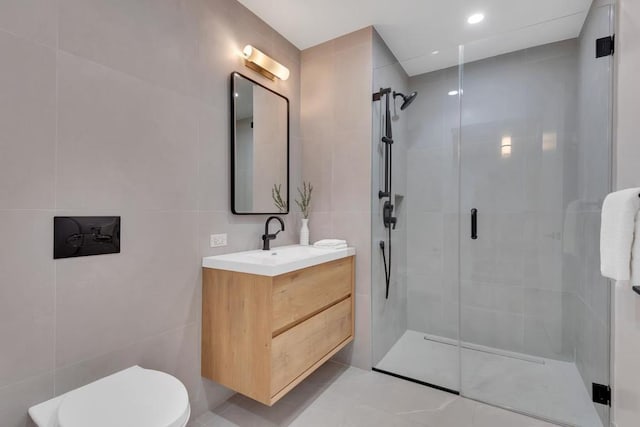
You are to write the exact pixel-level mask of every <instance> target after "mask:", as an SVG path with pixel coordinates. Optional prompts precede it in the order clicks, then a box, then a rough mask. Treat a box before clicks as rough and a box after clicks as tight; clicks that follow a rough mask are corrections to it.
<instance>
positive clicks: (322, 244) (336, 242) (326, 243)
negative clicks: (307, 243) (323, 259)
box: [313, 239, 347, 248]
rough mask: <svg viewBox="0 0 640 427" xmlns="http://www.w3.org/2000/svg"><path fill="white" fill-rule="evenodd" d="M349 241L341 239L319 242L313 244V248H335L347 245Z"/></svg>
mask: <svg viewBox="0 0 640 427" xmlns="http://www.w3.org/2000/svg"><path fill="white" fill-rule="evenodd" d="M346 244H347V241H346V240H340V239H323V240H318V241H317V242H315V243H314V244H313V246H315V247H317V248H320V247H334V246H340V245H346Z"/></svg>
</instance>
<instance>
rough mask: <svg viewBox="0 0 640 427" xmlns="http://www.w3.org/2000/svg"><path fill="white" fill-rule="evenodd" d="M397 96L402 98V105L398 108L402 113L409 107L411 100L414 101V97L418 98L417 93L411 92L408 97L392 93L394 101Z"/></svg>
mask: <svg viewBox="0 0 640 427" xmlns="http://www.w3.org/2000/svg"><path fill="white" fill-rule="evenodd" d="M398 96H401V97H402V101H403V102H402V105H401V106H400V110H403V111H404V110H405V109H406V108H407V107H408V106H409V105H411V103H412V102H413V100H414V99H416V96H418V92H411V93H410V94H409V95H405V94H403V93H400V92H393V98H394V99H395V98H396V97H398Z"/></svg>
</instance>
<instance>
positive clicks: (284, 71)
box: [242, 44, 289, 80]
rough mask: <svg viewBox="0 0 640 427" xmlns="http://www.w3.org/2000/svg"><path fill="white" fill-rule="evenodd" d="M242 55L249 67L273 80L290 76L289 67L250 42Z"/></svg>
mask: <svg viewBox="0 0 640 427" xmlns="http://www.w3.org/2000/svg"><path fill="white" fill-rule="evenodd" d="M242 55H243V56H244V59H245V65H246V66H247V67H249V68H251V69H252V70H254V71H257V72H259V73H260V74H262V75H263V76H265V77H267V78H269V79H271V80H275V79H276V78H278V79H280V80H287V79H288V78H289V69H288V68H287V67H285V66H284V65H282V64H281V63H279V62H278V61H276V60H275V59H273V58H271V57H270V56H269V55H267V54H265V53H264V52H262V51H260V50H258V49H256V48H255V47H253V46H251V45H250V44H248V45H246V46H245V47H244V49H242Z"/></svg>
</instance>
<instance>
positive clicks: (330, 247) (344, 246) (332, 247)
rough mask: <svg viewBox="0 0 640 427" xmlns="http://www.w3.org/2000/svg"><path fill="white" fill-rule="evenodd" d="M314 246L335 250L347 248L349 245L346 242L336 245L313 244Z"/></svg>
mask: <svg viewBox="0 0 640 427" xmlns="http://www.w3.org/2000/svg"><path fill="white" fill-rule="evenodd" d="M313 247H314V248H318V249H327V250H334V249H347V248H348V247H349V246H347V244H346V243H344V244H342V245H335V246H316V245H313Z"/></svg>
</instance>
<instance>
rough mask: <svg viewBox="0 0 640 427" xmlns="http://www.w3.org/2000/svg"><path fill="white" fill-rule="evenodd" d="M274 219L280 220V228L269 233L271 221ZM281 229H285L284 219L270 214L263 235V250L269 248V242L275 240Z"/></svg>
mask: <svg viewBox="0 0 640 427" xmlns="http://www.w3.org/2000/svg"><path fill="white" fill-rule="evenodd" d="M274 219H277V220H278V221H280V230H278V231H276V234H269V223H270V222H271V221H272V220H274ZM281 231H284V221H283V220H282V219H280V218H278V217H277V216H270V217H269V218H267V222H266V223H265V224H264V234H263V235H262V250H263V251H268V250H269V242H270V241H271V240H274V239H275V238H276V236H277V235H278V233H279V232H281Z"/></svg>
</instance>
